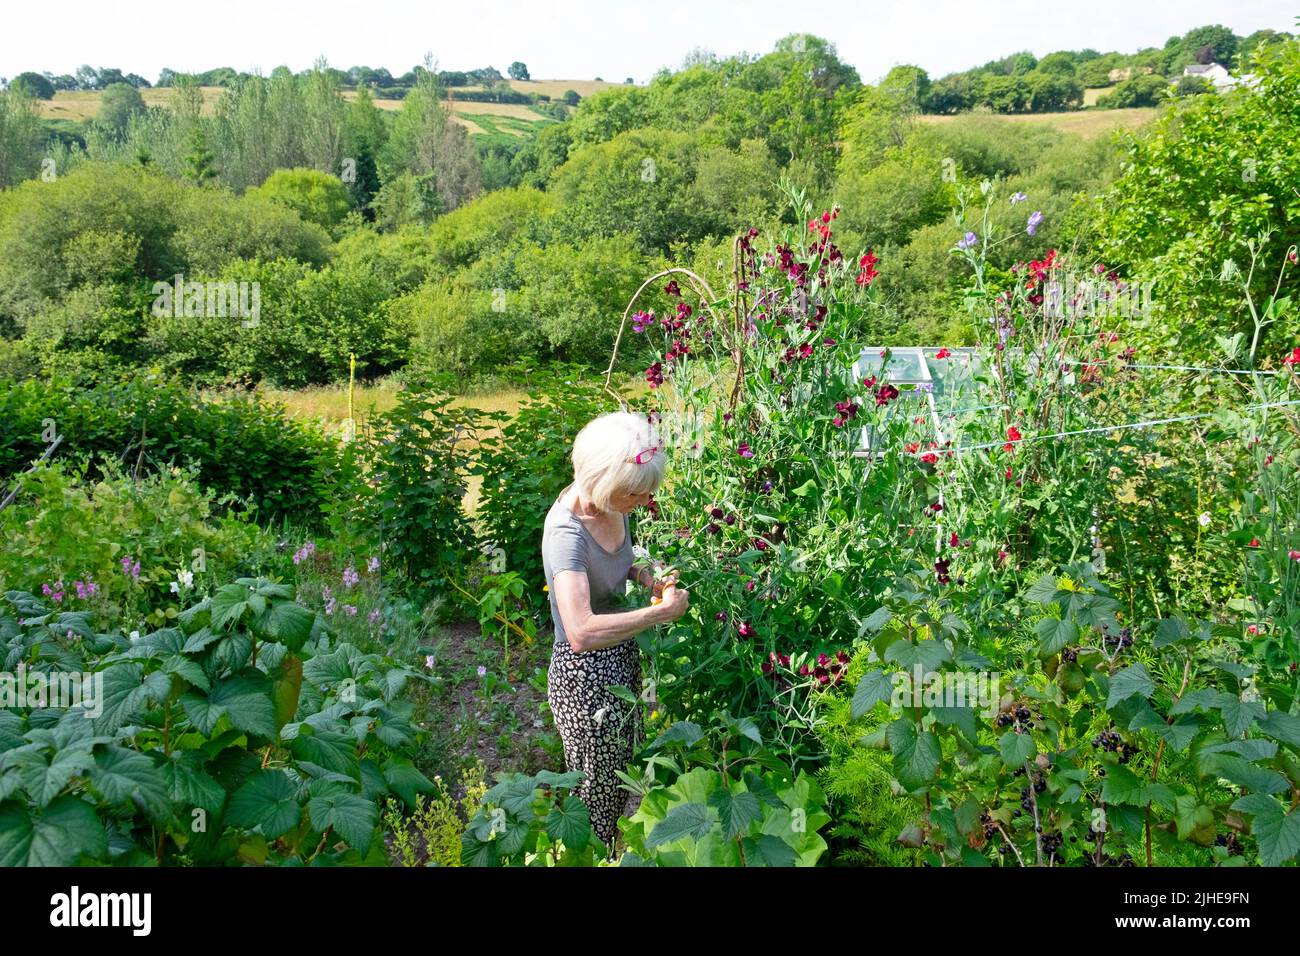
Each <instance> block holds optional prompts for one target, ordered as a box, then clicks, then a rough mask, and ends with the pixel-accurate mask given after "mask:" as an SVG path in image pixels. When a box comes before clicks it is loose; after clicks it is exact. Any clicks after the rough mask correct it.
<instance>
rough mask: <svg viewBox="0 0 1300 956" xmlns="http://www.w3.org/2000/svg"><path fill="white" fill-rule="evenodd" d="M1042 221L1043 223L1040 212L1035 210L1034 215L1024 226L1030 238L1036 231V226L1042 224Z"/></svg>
mask: <svg viewBox="0 0 1300 956" xmlns="http://www.w3.org/2000/svg"><path fill="white" fill-rule="evenodd" d="M1042 221H1043V213H1042V211H1041V210H1037V209H1035V210H1034V214H1033V215H1032V216H1030V217H1029V222H1027V223H1026V224H1025V232H1027V233H1029V234H1030V235H1031V236H1032V235H1033V234H1034V232H1035V231H1036V230H1037V229H1038V226H1039V225H1040V224H1041V223H1042Z"/></svg>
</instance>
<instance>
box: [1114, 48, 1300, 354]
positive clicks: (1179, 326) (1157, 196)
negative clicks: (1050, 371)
mask: <svg viewBox="0 0 1300 956" xmlns="http://www.w3.org/2000/svg"><path fill="white" fill-rule="evenodd" d="M1258 71H1259V85H1258V87H1257V88H1256V89H1255V90H1253V91H1249V92H1248V91H1237V92H1234V93H1232V94H1228V95H1222V96H1196V97H1190V98H1187V99H1185V100H1182V101H1180V102H1179V103H1178V104H1177V106H1176V107H1170V108H1169V109H1168V110H1166V112H1165V113H1164V114H1163V116H1162V117H1161V118H1160V120H1159V121H1158V123H1157V126H1156V129H1155V130H1154V131H1153V134H1152V135H1150V136H1145V137H1135V136H1128V137H1126V144H1125V146H1126V148H1125V152H1126V154H1127V155H1126V164H1127V167H1126V170H1125V172H1124V175H1123V176H1121V177H1120V178H1119V179H1118V180H1117V181H1116V182H1115V183H1114V185H1113V186H1112V187H1111V189H1110V190H1109V191H1108V193H1107V194H1106V196H1105V198H1104V200H1103V204H1102V209H1103V210H1104V212H1103V214H1102V215H1100V216H1099V218H1098V232H1099V236H1098V238H1099V247H1100V252H1101V255H1102V256H1103V257H1104V260H1105V261H1106V262H1108V263H1113V264H1115V265H1118V266H1120V267H1122V268H1124V269H1125V270H1126V271H1127V272H1128V273H1129V274H1130V275H1132V276H1135V277H1140V278H1142V279H1155V277H1156V275H1157V274H1158V275H1159V277H1160V285H1159V287H1158V296H1159V299H1160V301H1161V302H1162V303H1163V304H1164V306H1165V308H1166V310H1167V311H1166V313H1165V314H1167V315H1169V316H1177V320H1176V321H1169V322H1159V323H1148V324H1146V325H1145V326H1144V327H1143V329H1142V331H1143V335H1144V337H1146V338H1147V340H1148V341H1150V342H1152V343H1153V344H1159V345H1163V346H1166V347H1171V348H1176V349H1178V350H1179V354H1180V355H1181V356H1182V357H1183V358H1186V359H1189V360H1191V359H1197V360H1204V359H1206V358H1208V356H1209V355H1210V354H1211V351H1212V349H1213V347H1214V336H1216V335H1220V336H1224V337H1225V338H1230V337H1231V336H1232V334H1233V333H1234V332H1238V331H1240V332H1242V333H1243V334H1244V335H1246V336H1247V337H1249V336H1251V334H1252V332H1253V329H1254V316H1252V314H1251V312H1250V310H1248V309H1247V308H1245V307H1244V305H1243V300H1242V295H1241V285H1240V281H1241V277H1244V278H1245V280H1246V281H1247V284H1248V287H1249V292H1250V297H1251V299H1252V300H1253V302H1254V303H1257V304H1259V306H1258V308H1259V309H1260V310H1261V311H1262V309H1263V307H1264V305H1263V304H1266V303H1267V301H1268V300H1269V299H1270V298H1271V297H1273V296H1275V295H1276V296H1277V297H1278V298H1282V297H1286V296H1290V295H1293V294H1294V281H1295V280H1294V276H1295V272H1294V270H1288V268H1287V263H1286V261H1285V258H1286V254H1287V251H1288V250H1289V249H1290V248H1291V247H1292V246H1293V245H1294V244H1295V243H1296V242H1297V241H1300V227H1297V224H1296V218H1297V209H1298V208H1300V207H1298V205H1297V203H1300V199H1297V197H1296V196H1295V194H1294V193H1293V192H1292V190H1291V187H1290V185H1289V184H1290V183H1292V182H1293V181H1294V180H1295V171H1296V170H1297V169H1298V168H1300V153H1298V152H1297V143H1296V138H1295V136H1294V135H1293V132H1294V129H1295V126H1296V124H1297V122H1300V117H1298V116H1297V106H1296V104H1297V102H1298V100H1297V94H1298V93H1300V42H1297V41H1294V40H1290V41H1287V42H1285V43H1282V44H1278V45H1275V46H1273V47H1271V48H1269V51H1268V52H1267V54H1266V56H1265V57H1264V58H1263V59H1262V60H1261V62H1260V64H1259V65H1258ZM1246 144H1249V145H1246ZM1229 262H1231V263H1233V265H1228V264H1227V263H1229ZM1234 266H1235V268H1234ZM1295 338H1296V326H1295V322H1294V318H1291V317H1287V318H1285V319H1282V320H1280V321H1279V322H1277V323H1276V324H1274V325H1273V327H1272V328H1270V329H1268V330H1267V332H1266V334H1265V335H1264V336H1263V338H1262V340H1261V342H1260V343H1259V344H1260V346H1261V347H1262V348H1263V349H1264V350H1265V351H1266V354H1267V353H1269V352H1271V353H1274V354H1276V353H1277V352H1278V351H1281V350H1283V349H1289V348H1290V347H1291V346H1292V345H1294V341H1295Z"/></svg>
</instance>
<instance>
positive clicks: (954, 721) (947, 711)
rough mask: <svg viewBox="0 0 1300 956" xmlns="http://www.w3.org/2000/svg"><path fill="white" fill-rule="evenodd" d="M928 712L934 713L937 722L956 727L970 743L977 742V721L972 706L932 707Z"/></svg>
mask: <svg viewBox="0 0 1300 956" xmlns="http://www.w3.org/2000/svg"><path fill="white" fill-rule="evenodd" d="M930 713H932V714H934V719H935V721H936V722H937V723H940V724H943V725H944V726H946V727H956V728H957V729H958V730H960V731H961V732H962V733H963V734H965V735H966V739H967V740H969V741H970V742H971V743H978V742H979V721H978V720H976V718H975V708H974V707H934V708H931V710H930Z"/></svg>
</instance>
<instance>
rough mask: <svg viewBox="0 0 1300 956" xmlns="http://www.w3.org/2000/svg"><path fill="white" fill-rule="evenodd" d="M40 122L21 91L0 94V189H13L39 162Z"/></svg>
mask: <svg viewBox="0 0 1300 956" xmlns="http://www.w3.org/2000/svg"><path fill="white" fill-rule="evenodd" d="M40 144H41V121H40V117H39V113H38V112H37V108H36V101H35V100H33V99H32V97H31V96H29V95H28V94H27V91H26V89H25V88H24V87H22V86H19V87H18V88H17V89H10V90H8V91H0V189H5V188H6V187H9V186H16V185H17V184H18V183H20V182H22V181H23V180H24V179H27V178H28V177H30V176H32V175H33V174H35V172H36V167H37V165H38V164H39V162H40Z"/></svg>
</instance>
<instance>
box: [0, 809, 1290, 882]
mask: <svg viewBox="0 0 1300 956" xmlns="http://www.w3.org/2000/svg"><path fill="white" fill-rule="evenodd" d="M1232 808H1233V809H1234V810H1240V811H1241V812H1242V813H1245V814H1247V815H1248V816H1250V817H1251V824H1250V831H1251V833H1253V834H1254V835H1255V842H1256V843H1258V844H1259V856H1260V861H1261V862H1262V863H1263V864H1264V865H1265V866H1281V865H1282V864H1283V863H1286V862H1288V861H1290V860H1291V859H1293V858H1294V857H1295V855H1296V854H1297V853H1300V810H1292V811H1291V812H1290V813H1286V812H1284V811H1283V809H1282V804H1280V803H1278V802H1277V801H1276V800H1274V799H1273V798H1272V797H1266V796H1264V795H1263V794H1258V793H1252V794H1250V795H1249V796H1245V797H1242V798H1241V799H1240V800H1238V801H1237V802H1236V803H1234V804H1233V805H1232ZM0 831H3V826H0ZM2 862H3V858H2V856H0V863H2Z"/></svg>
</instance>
